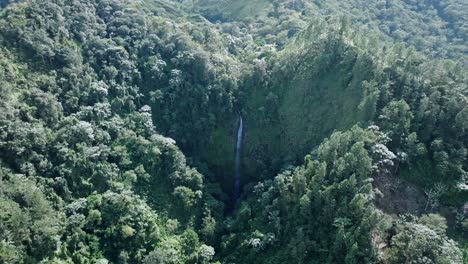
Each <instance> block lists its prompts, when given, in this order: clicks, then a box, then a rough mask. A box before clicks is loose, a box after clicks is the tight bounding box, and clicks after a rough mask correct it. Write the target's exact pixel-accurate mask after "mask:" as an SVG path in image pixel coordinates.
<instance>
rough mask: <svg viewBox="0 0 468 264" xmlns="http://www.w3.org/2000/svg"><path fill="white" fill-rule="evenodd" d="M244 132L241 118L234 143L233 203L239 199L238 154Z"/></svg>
mask: <svg viewBox="0 0 468 264" xmlns="http://www.w3.org/2000/svg"><path fill="white" fill-rule="evenodd" d="M243 130H244V124H243V122H242V116H241V117H240V119H239V128H238V129H237V141H236V161H235V168H234V201H237V199H239V197H240V153H241V148H242V133H243Z"/></svg>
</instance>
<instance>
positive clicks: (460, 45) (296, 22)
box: [196, 0, 468, 60]
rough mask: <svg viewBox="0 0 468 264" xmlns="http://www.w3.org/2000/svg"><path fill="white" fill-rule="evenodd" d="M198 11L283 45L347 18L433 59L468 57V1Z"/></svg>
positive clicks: (349, 0)
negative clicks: (326, 21) (327, 20)
mask: <svg viewBox="0 0 468 264" xmlns="http://www.w3.org/2000/svg"><path fill="white" fill-rule="evenodd" d="M196 6H197V7H198V10H200V11H201V12H202V14H204V15H205V16H206V17H207V18H208V19H210V20H211V21H216V20H221V21H232V22H235V21H241V22H243V23H246V22H247V23H249V22H255V23H256V25H255V26H254V27H253V31H254V32H255V33H256V34H258V35H262V36H264V37H265V39H266V41H268V42H272V43H273V42H274V43H277V44H280V45H281V44H282V43H283V41H284V39H283V38H284V37H285V36H290V35H291V34H294V32H297V31H298V29H300V28H303V27H304V21H309V20H310V19H311V18H314V17H317V16H327V15H344V16H345V17H346V18H348V19H349V20H350V21H352V22H353V24H354V25H355V26H358V27H359V28H360V29H361V30H364V31H366V33H367V34H376V35H378V37H380V38H383V39H385V40H387V41H388V40H394V41H396V42H399V43H405V44H407V45H408V46H413V47H415V48H416V49H417V50H419V51H421V52H424V53H426V54H428V55H430V56H431V57H441V58H446V57H448V58H453V59H460V58H464V59H465V60H466V58H467V57H466V56H467V52H468V51H467V48H466V41H467V38H468V35H467V34H468V28H467V24H466V21H467V19H468V11H467V10H468V3H466V1H463V0H441V1H432V0H424V1H412V0H405V1H394V0H385V1H368V0H345V1H336V0H254V1H242V0H241V1H230V0H222V1H217V0H199V1H197V5H196ZM306 25H307V23H306ZM272 34H273V35H276V34H281V35H282V37H281V38H279V39H275V38H274V37H272V36H271V35H272Z"/></svg>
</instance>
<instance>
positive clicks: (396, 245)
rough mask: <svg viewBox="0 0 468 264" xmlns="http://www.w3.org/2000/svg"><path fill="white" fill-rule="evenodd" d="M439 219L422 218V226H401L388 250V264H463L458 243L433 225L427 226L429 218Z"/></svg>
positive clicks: (408, 224)
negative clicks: (433, 227) (433, 228)
mask: <svg viewBox="0 0 468 264" xmlns="http://www.w3.org/2000/svg"><path fill="white" fill-rule="evenodd" d="M439 217H440V216H436V215H429V216H425V217H422V218H420V219H419V222H421V223H422V224H417V223H414V222H403V223H401V224H399V225H398V226H397V227H396V229H397V231H396V232H397V234H396V235H395V236H393V237H392V240H391V243H390V248H389V249H388V251H389V252H388V263H463V260H462V253H461V251H460V249H459V248H458V247H457V246H456V243H455V242H454V241H453V240H450V239H448V238H447V237H446V236H445V234H442V233H438V232H437V231H435V230H432V229H431V227H432V226H433V225H432V223H430V224H429V225H428V226H426V225H425V224H426V223H427V220H429V219H428V218H432V220H435V219H436V218H439Z"/></svg>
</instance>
